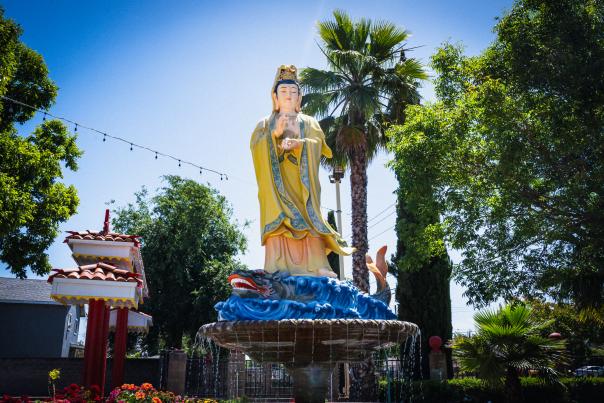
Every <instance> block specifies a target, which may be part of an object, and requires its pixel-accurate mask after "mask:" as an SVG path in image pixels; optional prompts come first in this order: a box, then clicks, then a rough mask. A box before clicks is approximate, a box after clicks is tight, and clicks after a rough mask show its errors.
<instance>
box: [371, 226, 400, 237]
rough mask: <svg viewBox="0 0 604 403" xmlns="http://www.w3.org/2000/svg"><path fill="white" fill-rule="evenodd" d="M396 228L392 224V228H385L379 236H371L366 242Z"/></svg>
mask: <svg viewBox="0 0 604 403" xmlns="http://www.w3.org/2000/svg"><path fill="white" fill-rule="evenodd" d="M394 227H396V224H394V225H393V226H392V227H390V228H386V229H385V230H383V231H382V232H380V233H379V234H377V235H375V236H372V237H371V238H369V239H368V241H371V240H372V239H375V238H377V237H378V236H380V235H382V234H385V233H386V232H388V231H390V230H391V229H392V228H394Z"/></svg>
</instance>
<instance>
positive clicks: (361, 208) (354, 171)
mask: <svg viewBox="0 0 604 403" xmlns="http://www.w3.org/2000/svg"><path fill="white" fill-rule="evenodd" d="M349 154H350V194H351V196H352V246H354V247H355V248H356V252H354V253H353V254H352V278H353V281H354V284H355V285H356V286H357V287H358V288H359V289H360V290H361V291H364V292H369V271H368V270H367V266H366V264H365V255H366V254H367V251H368V250H369V245H368V241H367V151H366V150H365V149H364V148H357V149H354V150H352V151H350V153H349Z"/></svg>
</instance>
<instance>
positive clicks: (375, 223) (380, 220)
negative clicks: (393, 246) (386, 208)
mask: <svg viewBox="0 0 604 403" xmlns="http://www.w3.org/2000/svg"><path fill="white" fill-rule="evenodd" d="M394 213H396V210H394V211H393V212H391V213H390V214H388V215H386V216H384V217H382V218H381V219H379V220H378V221H376V222H374V223H373V224H371V225H370V226H369V227H367V229H370V228H373V227H375V226H376V225H378V224H379V223H381V222H382V221H384V220H385V219H386V218H388V217H390V216H391V215H392V214H394Z"/></svg>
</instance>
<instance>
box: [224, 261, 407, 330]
mask: <svg viewBox="0 0 604 403" xmlns="http://www.w3.org/2000/svg"><path fill="white" fill-rule="evenodd" d="M229 282H230V284H231V286H232V287H233V294H232V295H231V296H230V297H229V299H227V300H226V301H224V302H219V303H218V304H216V307H215V308H216V310H217V311H218V319H219V320H282V319H396V315H395V314H394V313H393V312H392V311H390V309H388V305H386V304H385V303H384V302H383V301H380V300H378V299H376V298H374V297H372V296H370V295H367V294H363V293H361V292H360V291H359V289H358V288H356V287H355V286H354V285H353V284H352V283H350V282H348V281H340V280H336V279H333V278H328V277H310V276H290V275H287V274H283V273H279V272H277V273H272V274H271V273H266V272H264V271H262V270H256V271H249V270H238V271H236V272H235V273H233V274H232V275H231V276H230V277H229Z"/></svg>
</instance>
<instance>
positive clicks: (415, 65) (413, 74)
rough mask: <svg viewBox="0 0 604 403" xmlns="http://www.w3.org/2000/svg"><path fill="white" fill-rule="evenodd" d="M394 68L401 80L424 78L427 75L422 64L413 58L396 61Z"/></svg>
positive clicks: (426, 77)
mask: <svg viewBox="0 0 604 403" xmlns="http://www.w3.org/2000/svg"><path fill="white" fill-rule="evenodd" d="M394 69H395V72H396V75H397V76H398V77H399V79H401V80H409V79H411V80H426V79H428V77H429V76H428V73H426V71H425V70H424V66H423V65H422V64H421V63H420V62H419V61H418V60H417V59H414V58H409V59H406V60H404V61H400V62H398V63H397V64H396V66H395V67H394Z"/></svg>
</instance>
